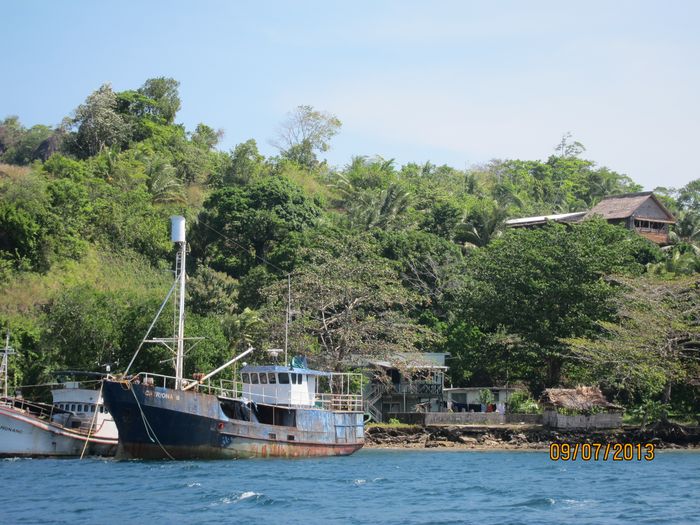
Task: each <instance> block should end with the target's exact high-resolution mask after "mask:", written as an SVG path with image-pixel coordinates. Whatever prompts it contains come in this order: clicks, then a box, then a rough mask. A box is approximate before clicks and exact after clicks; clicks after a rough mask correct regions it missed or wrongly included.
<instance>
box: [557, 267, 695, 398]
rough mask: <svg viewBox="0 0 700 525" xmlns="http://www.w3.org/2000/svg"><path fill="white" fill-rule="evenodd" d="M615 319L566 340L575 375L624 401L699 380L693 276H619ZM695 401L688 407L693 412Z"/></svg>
mask: <svg viewBox="0 0 700 525" xmlns="http://www.w3.org/2000/svg"><path fill="white" fill-rule="evenodd" d="M623 284H624V292H623V294H621V295H620V296H619V297H618V298H617V299H616V303H617V306H618V312H619V321H618V322H600V327H601V331H600V334H599V335H598V336H597V337H595V338H579V339H573V340H570V341H569V343H570V344H571V346H572V353H573V357H574V358H575V359H576V362H579V363H581V365H582V366H579V367H578V368H577V370H578V373H579V374H580V376H581V378H582V379H583V380H585V381H588V382H594V383H599V384H601V385H602V386H603V387H604V388H605V389H606V390H608V391H610V392H612V393H613V394H614V395H615V397H617V398H618V399H620V400H622V401H624V402H628V403H629V402H641V401H646V400H652V399H654V400H661V401H663V402H664V403H668V402H669V401H670V399H671V393H672V388H673V387H682V386H692V385H694V384H697V381H698V379H700V365H699V364H698V359H697V353H698V351H700V324H699V323H698V319H699V317H698V314H699V313H700V312H698V304H700V302H699V301H698V298H699V297H698V290H699V288H698V283H697V279H694V278H690V279H679V280H672V281H669V280H666V281H656V280H653V279H649V278H643V279H625V280H624V281H623ZM698 408H699V405H698V404H696V405H695V407H694V409H695V410H696V411H697V409H698Z"/></svg>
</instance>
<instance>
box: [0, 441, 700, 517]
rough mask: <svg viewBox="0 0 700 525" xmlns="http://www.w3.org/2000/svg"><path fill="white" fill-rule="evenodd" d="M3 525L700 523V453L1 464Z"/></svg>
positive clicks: (407, 454)
mask: <svg viewBox="0 0 700 525" xmlns="http://www.w3.org/2000/svg"><path fill="white" fill-rule="evenodd" d="M0 482H1V483H2V488H1V489H0V523H2V524H13V523H71V524H75V523H120V524H121V523H136V524H149V523H153V522H156V521H157V522H158V523H163V524H170V523H187V524H194V523H216V524H222V523H241V524H245V523H281V524H282V523H284V524H286V523H290V524H296V523H299V524H314V523H323V524H326V523H343V524H345V523H370V524H385V523H386V524H404V523H405V524H424V523H468V524H491V523H493V524H533V525H534V524H550V523H551V524H568V523H577V524H578V523H591V524H597V525H601V524H613V523H634V524H642V523H655V524H656V523H669V524H682V523H700V453H697V452H665V453H664V452H660V453H657V455H656V458H655V459H654V460H653V461H651V462H646V461H641V462H639V461H633V462H603V461H599V462H588V463H587V462H583V461H576V462H553V461H551V460H550V459H549V456H548V454H546V453H542V452H475V451H430V450H428V451H422V450H421V451H410V450H407V451H398V450H362V451H360V452H358V453H357V454H355V455H353V456H350V457H342V458H324V459H296V460H282V459H272V460H270V459H266V460H262V459H258V460H239V461H183V462H166V461H158V462H153V461H151V462H146V461H114V460H103V459H93V458H90V459H85V460H83V461H79V460H77V459H76V460H72V459H71V460H52V459H7V460H1V461H0Z"/></svg>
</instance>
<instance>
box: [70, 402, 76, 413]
mask: <svg viewBox="0 0 700 525" xmlns="http://www.w3.org/2000/svg"><path fill="white" fill-rule="evenodd" d="M70 411H71V412H75V403H73V404H72V405H71V406H70Z"/></svg>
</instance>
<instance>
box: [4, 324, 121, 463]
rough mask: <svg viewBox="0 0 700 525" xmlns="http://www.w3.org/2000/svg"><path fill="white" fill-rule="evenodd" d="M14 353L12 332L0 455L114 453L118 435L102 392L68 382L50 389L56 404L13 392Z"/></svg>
mask: <svg viewBox="0 0 700 525" xmlns="http://www.w3.org/2000/svg"><path fill="white" fill-rule="evenodd" d="M11 354H12V349H11V348H10V346H9V335H8V338H7V343H6V345H5V351H4V353H3V360H2V366H1V367H0V374H1V375H2V379H3V395H2V397H0V457H42V456H82V455H100V456H112V455H114V453H115V452H116V448H117V443H118V438H119V435H118V432H117V427H116V425H115V424H114V420H113V419H112V416H111V414H109V412H108V411H107V410H106V408H105V407H104V404H103V401H102V394H101V391H99V390H92V389H89V388H83V387H84V385H82V384H81V383H80V382H78V381H69V382H66V383H62V384H60V385H58V388H54V389H53V390H52V391H51V393H52V395H53V404H47V403H40V402H34V401H27V400H25V399H24V398H23V397H22V396H21V395H17V396H9V395H8V393H7V390H8V359H9V356H10V355H11ZM98 375H100V376H101V374H98Z"/></svg>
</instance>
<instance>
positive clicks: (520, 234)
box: [465, 221, 641, 385]
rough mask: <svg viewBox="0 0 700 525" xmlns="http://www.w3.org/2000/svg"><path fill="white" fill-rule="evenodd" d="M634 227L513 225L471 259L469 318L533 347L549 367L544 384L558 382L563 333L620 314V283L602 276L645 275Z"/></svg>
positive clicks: (591, 327) (581, 331)
mask: <svg viewBox="0 0 700 525" xmlns="http://www.w3.org/2000/svg"><path fill="white" fill-rule="evenodd" d="M630 235H631V234H630V232H628V231H626V230H624V229H622V228H618V227H616V226H611V225H608V224H607V223H605V222H603V221H587V222H584V223H582V224H580V225H575V226H572V227H566V226H563V225H560V224H552V225H548V226H546V227H543V228H540V229H536V230H510V231H508V232H506V233H505V234H504V235H503V236H502V237H501V238H499V239H498V240H496V241H494V242H492V243H491V244H489V245H488V246H487V247H486V248H485V249H484V250H481V251H479V252H477V253H476V254H475V255H474V257H473V259H472V260H471V263H470V273H471V275H472V277H473V279H474V287H473V288H472V289H471V290H470V291H469V292H468V293H467V294H466V296H465V301H466V303H465V306H466V307H467V311H468V315H470V317H471V318H472V319H474V320H476V321H477V323H478V324H479V325H480V326H481V327H482V329H485V330H488V331H492V330H494V329H497V328H498V327H499V326H502V327H505V329H506V330H507V331H508V332H510V333H513V334H516V335H518V336H519V337H521V338H522V339H523V341H524V343H525V344H524V345H522V346H523V347H526V348H529V349H530V350H535V351H536V352H537V353H538V354H539V362H538V363H537V364H536V363H535V362H533V363H532V364H533V366H541V367H544V368H545V370H547V376H546V377H544V378H542V381H543V382H544V384H547V385H556V384H557V383H558V382H559V380H560V372H561V369H560V367H561V364H562V360H563V358H564V352H565V347H564V345H563V344H562V343H561V339H562V338H566V337H576V336H581V335H586V334H590V333H592V332H593V331H595V327H596V324H595V323H596V321H598V320H601V319H603V320H606V319H607V320H610V319H612V318H613V316H614V312H615V311H614V307H613V305H612V303H611V299H612V298H613V296H614V294H615V288H614V287H613V286H611V284H609V283H608V282H607V281H606V280H605V279H604V277H605V276H606V275H609V274H611V273H628V274H630V273H632V274H635V273H639V272H640V271H641V265H639V264H638V263H636V262H635V260H634V257H633V251H632V250H631V246H630V243H628V242H627V240H628V239H629V238H630Z"/></svg>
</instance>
